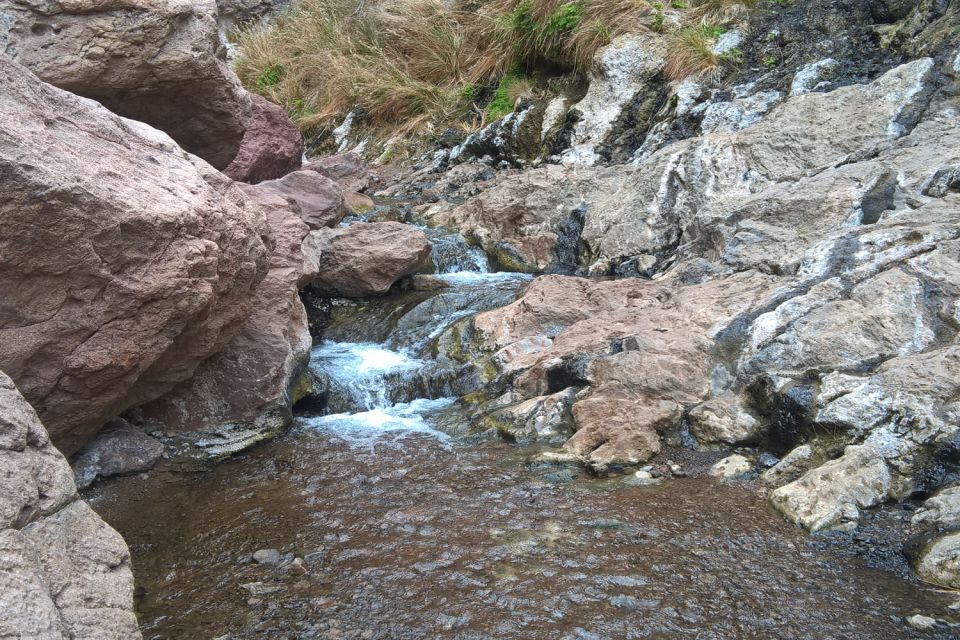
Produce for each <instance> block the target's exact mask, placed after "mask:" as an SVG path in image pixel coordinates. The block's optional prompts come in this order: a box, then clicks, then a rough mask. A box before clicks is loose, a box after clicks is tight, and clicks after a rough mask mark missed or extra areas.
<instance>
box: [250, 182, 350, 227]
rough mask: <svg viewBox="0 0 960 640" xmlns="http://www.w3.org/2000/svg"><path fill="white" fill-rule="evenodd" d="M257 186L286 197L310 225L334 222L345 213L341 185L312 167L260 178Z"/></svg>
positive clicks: (330, 225)
mask: <svg viewBox="0 0 960 640" xmlns="http://www.w3.org/2000/svg"><path fill="white" fill-rule="evenodd" d="M258 188H259V191H260V192H271V193H273V194H275V195H278V196H280V197H282V198H283V199H284V200H286V202H287V203H288V205H289V206H290V208H291V209H292V210H293V211H294V212H295V213H296V214H297V215H298V216H300V218H301V219H302V220H303V221H304V222H305V223H307V226H309V227H310V229H322V228H324V227H332V226H335V225H336V224H338V223H339V222H340V221H341V220H343V217H344V216H345V215H347V211H348V209H347V204H346V201H345V200H344V197H343V192H342V191H341V190H340V187H338V186H337V185H336V183H334V182H333V181H332V180H330V179H329V178H326V177H324V176H322V175H320V174H318V173H316V172H314V171H306V170H304V171H295V172H293V173H291V174H288V175H286V176H284V177H283V178H280V179H279V180H270V181H267V182H261V183H260V184H259V185H258Z"/></svg>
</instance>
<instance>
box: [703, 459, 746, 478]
mask: <svg viewBox="0 0 960 640" xmlns="http://www.w3.org/2000/svg"><path fill="white" fill-rule="evenodd" d="M751 471H753V465H752V464H750V461H749V460H747V459H746V458H745V457H744V456H741V455H739V454H734V455H732V456H729V457H726V458H724V459H723V460H721V461H720V462H718V463H716V464H715V465H713V466H712V467H710V475H711V476H713V477H715V478H724V479H729V478H736V477H737V476H742V475H744V474H747V473H750V472H751Z"/></svg>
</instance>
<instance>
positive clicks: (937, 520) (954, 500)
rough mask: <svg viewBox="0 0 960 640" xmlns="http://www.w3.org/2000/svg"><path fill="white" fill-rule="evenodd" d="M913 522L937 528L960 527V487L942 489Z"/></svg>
mask: <svg viewBox="0 0 960 640" xmlns="http://www.w3.org/2000/svg"><path fill="white" fill-rule="evenodd" d="M911 521H912V522H913V524H922V525H932V526H936V527H960V486H953V487H947V488H945V489H941V490H940V491H937V493H935V494H934V495H933V496H931V497H929V498H927V500H926V501H925V502H924V503H923V506H921V507H920V509H918V510H917V511H916V513H914V514H913V518H912V520H911Z"/></svg>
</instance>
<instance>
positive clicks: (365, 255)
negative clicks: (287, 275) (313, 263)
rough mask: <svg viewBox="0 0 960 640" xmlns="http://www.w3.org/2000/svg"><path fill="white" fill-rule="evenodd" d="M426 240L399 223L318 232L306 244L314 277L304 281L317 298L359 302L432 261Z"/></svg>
mask: <svg viewBox="0 0 960 640" xmlns="http://www.w3.org/2000/svg"><path fill="white" fill-rule="evenodd" d="M430 248H431V244H430V241H429V240H427V237H426V236H425V235H424V234H423V232H422V231H420V230H418V229H415V228H414V227H411V226H409V225H405V224H401V223H398V222H376V223H366V222H357V223H354V224H352V225H350V226H349V227H338V228H335V229H320V230H317V231H313V232H311V233H310V236H309V238H308V239H307V241H306V242H305V244H304V251H305V252H306V253H307V254H308V255H311V254H312V255H315V256H318V274H317V275H316V276H315V277H313V278H308V279H307V281H308V284H309V285H310V287H311V289H312V290H313V291H314V292H315V293H318V294H321V295H329V296H343V297H347V298H363V297H366V296H371V295H379V294H383V293H386V292H387V291H389V290H390V287H391V286H393V284H394V283H395V282H396V281H397V280H399V279H400V278H402V277H403V276H406V275H410V274H412V273H416V272H417V271H419V270H420V269H422V268H423V267H424V266H426V265H427V264H428V263H429V261H430Z"/></svg>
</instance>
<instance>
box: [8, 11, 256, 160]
mask: <svg viewBox="0 0 960 640" xmlns="http://www.w3.org/2000/svg"><path fill="white" fill-rule="evenodd" d="M0 11H2V12H3V14H5V16H6V19H5V20H0V24H4V23H6V24H8V25H9V26H8V27H6V30H7V34H6V42H7V47H6V52H7V54H8V55H10V56H11V57H13V59H14V60H16V61H17V62H19V63H20V64H22V65H23V66H25V67H27V68H28V69H30V70H31V71H33V72H34V73H35V74H36V75H37V76H38V77H39V78H40V79H41V80H44V81H46V82H49V83H50V84H52V85H54V86H57V87H60V88H61V89H66V90H67V91H70V92H73V93H76V94H78V95H82V96H85V97H88V98H93V99H94V100H97V101H99V102H101V103H103V104H104V105H105V106H106V107H107V108H108V109H110V110H111V111H113V112H114V113H117V114H120V115H122V116H125V117H128V118H131V119H134V120H140V121H142V122H146V123H148V124H150V125H152V126H154V127H156V128H158V129H160V130H162V131H165V132H166V133H168V134H169V135H170V136H171V137H172V138H173V139H174V140H176V141H177V142H178V143H179V144H180V145H181V146H182V147H183V148H184V149H186V150H187V151H189V152H191V153H194V154H196V155H198V156H200V157H201V158H203V159H204V160H207V161H208V162H209V163H210V164H212V165H213V166H214V167H216V168H217V169H223V168H225V167H226V166H227V165H229V164H230V161H231V160H232V159H233V157H234V156H235V155H236V154H237V151H238V150H239V149H240V146H241V141H242V140H243V137H244V130H245V128H246V126H247V123H248V122H249V121H250V116H251V107H250V96H249V94H248V93H247V92H246V91H244V90H243V88H242V87H241V86H240V82H239V80H238V79H237V77H236V75H234V73H233V72H232V71H231V70H230V69H229V67H228V66H227V64H226V62H225V55H226V53H225V50H224V48H223V46H222V45H221V42H220V38H219V36H218V33H217V7H216V3H215V2H214V0H195V1H193V2H186V1H184V0H111V1H110V2H103V1H102V0H74V1H73V2H52V1H46V0H40V1H37V0H13V1H12V2H7V3H4V8H3V9H0Z"/></svg>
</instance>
